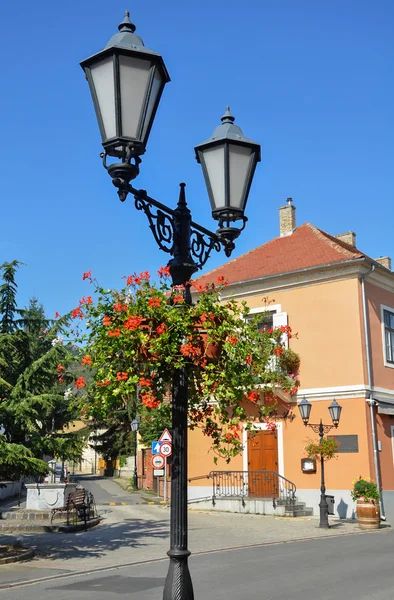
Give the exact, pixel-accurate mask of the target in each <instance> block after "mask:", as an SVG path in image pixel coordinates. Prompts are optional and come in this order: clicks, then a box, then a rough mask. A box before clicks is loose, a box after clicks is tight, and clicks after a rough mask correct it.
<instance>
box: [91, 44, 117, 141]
mask: <svg viewBox="0 0 394 600" xmlns="http://www.w3.org/2000/svg"><path fill="white" fill-rule="evenodd" d="M90 73H91V77H92V81H93V86H94V90H95V92H96V96H97V102H98V110H99V112H100V114H101V119H102V121H103V125H104V131H105V137H106V139H109V138H113V137H115V136H116V120H115V91H114V85H115V84H114V66H113V60H112V56H111V57H109V58H105V59H104V60H100V61H99V62H97V63H96V64H94V65H92V66H91V67H90ZM103 141H104V140H103Z"/></svg>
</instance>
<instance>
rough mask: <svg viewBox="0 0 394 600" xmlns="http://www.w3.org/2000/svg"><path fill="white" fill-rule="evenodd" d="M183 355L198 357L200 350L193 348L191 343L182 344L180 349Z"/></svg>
mask: <svg viewBox="0 0 394 600" xmlns="http://www.w3.org/2000/svg"><path fill="white" fill-rule="evenodd" d="M180 351H181V354H183V356H192V357H195V356H198V355H199V354H200V349H199V348H196V346H193V344H191V343H190V342H186V344H182V345H181V347H180Z"/></svg>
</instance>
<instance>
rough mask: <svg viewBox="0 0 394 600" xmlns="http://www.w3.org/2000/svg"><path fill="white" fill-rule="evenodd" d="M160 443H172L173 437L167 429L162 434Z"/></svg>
mask: <svg viewBox="0 0 394 600" xmlns="http://www.w3.org/2000/svg"><path fill="white" fill-rule="evenodd" d="M159 442H170V444H171V442H172V435H171V433H170V432H169V431H168V429H165V430H164V431H163V433H162V434H161V436H160V437H159Z"/></svg>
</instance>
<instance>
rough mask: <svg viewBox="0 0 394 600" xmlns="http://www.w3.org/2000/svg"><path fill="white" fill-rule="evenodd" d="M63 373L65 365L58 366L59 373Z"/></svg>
mask: <svg viewBox="0 0 394 600" xmlns="http://www.w3.org/2000/svg"><path fill="white" fill-rule="evenodd" d="M61 371H65V368H64V367H63V365H60V364H59V365H58V366H57V372H58V373H60V372H61Z"/></svg>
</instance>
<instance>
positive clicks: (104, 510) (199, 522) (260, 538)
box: [0, 477, 394, 600]
mask: <svg viewBox="0 0 394 600" xmlns="http://www.w3.org/2000/svg"><path fill="white" fill-rule="evenodd" d="M83 484H84V485H85V486H86V487H89V488H90V489H91V490H92V491H93V493H94V494H95V496H96V499H97V500H99V511H100V514H101V515H102V516H103V522H102V523H101V524H100V525H99V526H97V527H95V528H93V529H90V530H88V531H87V532H80V533H73V534H53V533H52V534H41V535H37V534H20V535H18V537H19V538H21V539H22V541H23V543H24V544H26V545H28V546H33V547H35V548H36V558H35V559H34V560H33V561H31V562H28V563H19V564H18V563H16V564H12V565H2V566H1V567H0V587H1V585H3V586H4V585H5V586H7V585H9V584H15V583H18V582H29V581H32V580H37V579H41V580H42V579H46V578H53V577H54V578H56V581H57V580H58V579H59V577H60V578H62V577H74V576H75V575H76V574H77V573H79V572H84V575H83V579H80V578H79V576H78V579H76V580H75V581H76V582H78V581H82V580H85V579H86V581H88V580H89V575H88V572H92V571H94V570H99V571H100V572H101V573H102V575H100V577H101V576H103V577H104V572H105V571H103V569H104V570H105V569H113V568H117V567H119V566H122V567H125V568H124V569H123V570H122V573H120V571H119V572H118V571H117V573H118V574H119V576H120V575H121V576H122V577H126V576H128V573H129V572H130V573H137V574H138V573H139V572H140V571H141V572H142V571H143V572H144V573H145V575H144V577H145V576H147V575H146V573H148V571H149V570H146V569H147V568H146V567H143V566H139V567H135V566H133V565H136V563H141V562H144V561H151V560H152V559H154V560H156V561H158V562H157V563H155V564H156V566H155V567H154V569H156V567H157V569H158V570H160V569H162V570H163V569H164V571H163V573H164V572H165V571H166V568H167V564H168V559H167V558H166V552H167V550H168V548H169V510H168V508H167V507H163V506H151V505H147V504H135V501H137V500H138V497H137V496H136V495H134V494H128V493H127V492H125V491H123V490H122V489H121V488H119V487H118V486H117V484H116V483H115V482H113V481H111V480H106V479H98V478H92V477H89V478H87V479H86V481H83ZM113 502H116V505H114V506H111V505H110V503H113ZM122 502H123V504H122ZM332 523H333V527H332V528H331V529H329V530H324V529H319V528H318V520H317V519H316V518H310V517H307V518H297V519H290V518H289V519H284V518H274V517H264V516H261V515H248V514H230V513H214V512H211V513H210V512H208V513H207V512H196V511H193V512H191V513H189V548H190V550H191V551H192V553H194V554H197V553H205V552H207V551H214V550H221V549H229V548H234V547H243V546H251V545H254V546H256V548H255V551H256V552H257V553H260V552H261V548H259V546H261V545H262V544H276V543H278V542H283V541H291V540H292V541H294V540H299V539H306V538H317V537H325V536H328V537H329V538H330V537H331V538H332V537H334V538H335V539H334V540H332V542H333V543H334V544H337V545H338V547H344V546H343V545H344V544H345V545H346V542H345V540H347V539H352V540H355V543H356V544H357V540H364V539H366V540H369V539H371V536H376V538H377V539H383V538H385V537H386V536H387V535H389V536H390V539H392V536H391V532H390V530H382V531H379V532H377V533H376V534H371V533H367V534H366V533H361V534H360V530H359V529H358V526H357V524H356V523H355V522H338V521H337V522H334V521H333V522H332ZM388 532H389V533H388ZM349 534H359V535H352V536H351V537H349V538H348V535H349ZM13 539H14V538H13V536H1V538H0V542H1V543H5V542H6V541H10V542H11V541H12V540H13ZM323 541H324V540H321V542H322V543H323ZM328 541H330V540H328ZM314 543H315V542H314ZM360 543H363V544H365V542H364V541H363V542H360ZM292 548H293V550H292V552H295V550H294V548H295V545H292ZM225 554H226V555H227V553H225ZM209 556H211V555H208V559H207V560H208V562H209V560H210V559H209ZM212 556H215V561H216V556H218V555H216V554H215V555H212ZM264 556H265V555H264ZM163 557H165V559H164V562H163V560H162V559H163ZM204 560H206V559H204V558H203V556H201V557H197V556H194V557H193V558H192V561H193V564H196V565H199V564H200V563H201V564H205V563H204ZM201 561H202V562H201ZM163 565H164V566H163ZM198 568H199V567H198ZM201 568H202V567H201ZM299 568H300V569H302V570H304V572H305V570H308V569H309V567H308V565H307V564H306V565H299ZM208 571H209V569H208ZM109 573H112V574H111V576H112V575H113V574H114V572H112V571H109ZM155 573H156V571H155ZM97 576H98V575H97ZM141 576H142V575H141ZM64 581H65V580H64ZM213 581H215V577H214V578H213ZM139 584H141V585H144V586H146V585H148V583H146V582H145V583H143V582H139ZM52 585H54V584H53V583H49V582H48V583H45V584H44V583H42V584H39V588H40V589H41V588H42V589H44V588H45V589H46V586H49V587H48V589H49V588H50V587H51V586H52ZM64 585H66V583H65V584H64ZM42 586H43V587H42ZM15 593H16V592H15ZM56 595H57V594H56ZM393 595H394V594H393ZM15 597H16V598H17V597H18V596H15ZM147 598H148V596H147ZM316 598H319V596H316ZM0 600H1V597H0ZM59 600H60V596H59ZM97 600H98V599H97Z"/></svg>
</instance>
